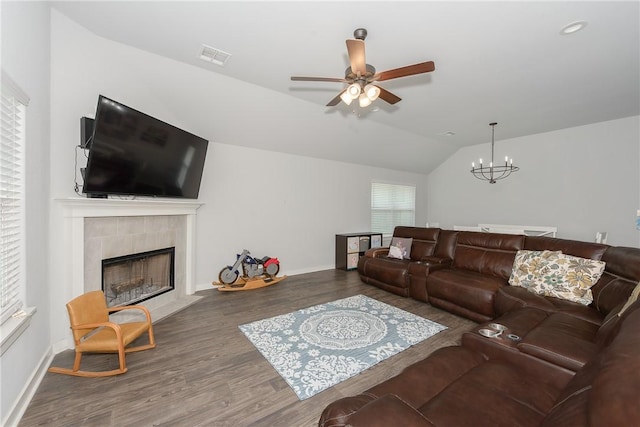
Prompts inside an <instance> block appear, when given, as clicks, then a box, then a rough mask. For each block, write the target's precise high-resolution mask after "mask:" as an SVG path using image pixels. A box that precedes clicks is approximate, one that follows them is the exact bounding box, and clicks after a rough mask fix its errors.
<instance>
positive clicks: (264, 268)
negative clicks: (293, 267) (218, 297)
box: [218, 249, 280, 285]
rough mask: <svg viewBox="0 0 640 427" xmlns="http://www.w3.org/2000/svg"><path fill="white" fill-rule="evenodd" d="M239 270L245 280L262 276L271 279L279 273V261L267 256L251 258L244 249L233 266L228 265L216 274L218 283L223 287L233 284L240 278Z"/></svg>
mask: <svg viewBox="0 0 640 427" xmlns="http://www.w3.org/2000/svg"><path fill="white" fill-rule="evenodd" d="M240 268H242V277H243V278H245V279H247V278H254V277H258V276H262V275H267V276H269V278H273V277H275V276H276V275H277V274H278V272H279V271H280V261H278V258H271V257H268V256H265V257H263V258H262V259H257V258H254V257H252V256H251V253H250V252H249V251H248V250H246V249H244V250H243V251H242V253H241V254H238V255H237V258H236V262H235V263H234V264H233V265H228V266H226V267H225V268H223V269H222V270H221V271H220V274H218V279H219V280H220V283H223V284H225V285H230V284H232V283H235V281H236V280H238V277H239V276H240Z"/></svg>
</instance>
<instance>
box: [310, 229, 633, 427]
mask: <svg viewBox="0 0 640 427" xmlns="http://www.w3.org/2000/svg"><path fill="white" fill-rule="evenodd" d="M394 236H396V237H410V238H412V239H413V244H412V248H411V253H410V259H407V260H398V259H392V258H389V257H387V249H385V248H379V249H371V250H369V251H368V252H367V253H366V255H365V256H364V257H362V258H361V259H360V262H359V264H358V272H359V274H360V277H361V278H362V280H363V281H364V282H366V283H369V284H372V285H374V286H377V287H380V288H382V289H385V290H387V291H390V292H393V293H396V294H398V295H402V296H409V297H412V298H415V299H418V300H421V301H425V302H428V303H430V304H432V305H434V306H436V307H440V308H442V309H445V310H447V311H450V312H452V313H455V314H458V315H461V316H464V317H467V318H469V319H472V320H475V321H476V322H479V325H478V326H477V327H476V328H474V329H473V330H471V331H469V332H466V333H465V334H464V335H463V336H462V339H461V345H460V346H455V347H447V348H443V349H440V350H437V351H436V352H434V353H432V354H431V355H430V356H428V357H427V358H425V359H424V360H422V361H421V362H418V363H416V364H414V365H412V366H409V367H408V368H406V369H405V370H404V371H403V372H402V373H401V374H399V375H398V376H396V377H393V378H391V379H389V380H387V381H385V382H383V383H381V384H378V385H376V386H374V387H372V388H371V389H369V390H367V391H365V392H363V393H362V394H361V395H358V396H354V397H346V398H343V399H340V400H338V401H336V402H334V403H332V404H331V405H329V406H328V407H327V408H326V409H325V410H324V412H323V413H322V416H321V419H320V421H319V425H320V426H322V427H329V426H332V427H333V426H347V425H351V426H354V427H355V426H391V425H402V426H414V425H415V426H445V425H446V426H510V427H511V426H554V427H555V426H605V425H606V426H631V425H640V404H638V402H640V309H639V308H640V301H638V302H635V303H633V304H632V305H629V304H627V301H628V300H629V296H630V295H631V293H632V291H633V290H634V288H635V287H636V285H637V284H638V282H640V249H638V248H626V247H614V246H608V245H603V244H596V243H590V242H578V241H572V240H565V239H555V238H547V237H531V236H523V235H509V234H496V233H477V232H462V231H461V232H457V231H451V230H441V229H437V228H418V227H397V228H396V230H395V231H394ZM520 249H524V250H533V251H540V250H551V251H562V252H563V253H565V254H569V255H574V256H578V257H581V258H591V259H595V260H602V261H605V262H606V266H605V271H604V273H603V274H602V277H601V278H600V280H599V281H598V282H597V283H596V284H595V285H594V286H593V287H592V288H591V290H592V293H593V303H592V304H590V305H588V306H585V305H582V304H579V303H574V302H570V301H566V300H562V299H558V298H553V297H546V296H540V295H537V294H534V293H532V292H530V291H528V290H526V289H524V288H521V287H516V286H510V285H509V283H508V280H509V277H510V275H511V269H512V266H513V262H514V258H515V255H516V253H517V251H518V250H520ZM495 324H498V325H502V328H503V329H504V330H503V331H501V332H500V334H499V335H497V336H492V337H487V336H484V335H482V334H481V332H482V333H487V330H488V331H489V333H491V334H497V332H495V331H496V329H495V328H496V326H495Z"/></svg>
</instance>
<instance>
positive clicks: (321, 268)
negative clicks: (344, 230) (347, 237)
mask: <svg viewBox="0 0 640 427" xmlns="http://www.w3.org/2000/svg"><path fill="white" fill-rule="evenodd" d="M335 268H336V267H335V265H333V264H332V265H325V266H322V265H321V266H316V267H310V268H302V269H300V270H293V271H289V270H287V271H283V270H280V273H279V274H278V275H279V276H280V275H286V276H293V275H296V274H306V273H315V272H317V271H324V270H333V269H335ZM213 281H215V280H213ZM216 287H217V286H215V285H213V282H212V283H200V284H197V285H196V292H198V291H208V290H209V289H215V288H216Z"/></svg>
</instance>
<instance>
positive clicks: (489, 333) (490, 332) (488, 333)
mask: <svg viewBox="0 0 640 427" xmlns="http://www.w3.org/2000/svg"><path fill="white" fill-rule="evenodd" d="M478 333H479V334H480V335H482V336H483V337H487V338H497V337H499V336H500V335H502V332H501V331H496V330H494V329H487V328H482V329H478Z"/></svg>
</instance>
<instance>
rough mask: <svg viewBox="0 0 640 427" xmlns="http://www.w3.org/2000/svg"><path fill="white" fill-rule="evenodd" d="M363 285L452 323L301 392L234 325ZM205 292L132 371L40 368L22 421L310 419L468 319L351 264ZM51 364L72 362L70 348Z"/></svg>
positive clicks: (265, 422)
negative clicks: (85, 373)
mask: <svg viewBox="0 0 640 427" xmlns="http://www.w3.org/2000/svg"><path fill="white" fill-rule="evenodd" d="M357 294H363V295H367V296H370V297H372V298H376V299H378V300H380V301H383V302H386V303H388V304H391V305H394V306H396V307H399V308H402V309H404V310H407V311H410V312H412V313H415V314H417V315H420V316H422V317H425V318H429V319H431V320H434V321H436V322H439V323H441V324H443V325H445V326H447V327H448V328H449V329H447V330H445V331H443V332H441V333H439V334H437V335H435V336H434V337H432V338H430V339H428V340H426V341H424V342H422V343H420V344H418V345H416V346H414V347H411V348H409V349H407V350H405V351H403V352H401V353H400V354H398V355H395V356H393V357H391V358H390V359H387V360H385V361H383V362H381V363H379V364H378V365H376V366H374V367H373V368H371V369H369V370H367V371H365V372H364V373H362V374H360V375H357V376H355V377H353V378H350V379H348V380H346V381H344V382H342V383H340V384H338V385H336V386H334V387H332V388H330V389H328V390H326V391H323V392H321V393H319V394H317V395H315V396H313V397H311V398H309V399H307V400H304V401H299V400H298V398H297V397H296V395H295V393H294V392H293V391H292V390H291V389H290V387H289V386H288V385H287V383H286V382H285V381H284V380H283V379H282V378H281V377H280V376H279V375H278V373H277V372H276V371H275V370H274V369H273V368H272V367H271V365H269V363H268V362H267V361H266V360H265V359H264V358H263V357H262V355H260V353H259V352H258V351H257V350H256V349H255V348H254V347H253V345H252V344H251V343H250V342H249V341H248V340H247V339H246V337H245V336H244V335H243V334H242V332H240V330H239V329H238V325H241V324H244V323H248V322H252V321H255V320H260V319H263V318H266V317H271V316H275V315H279V314H284V313H288V312H291V311H294V310H298V309H301V308H304V307H309V306H312V305H316V304H321V303H325V302H329V301H333V300H336V299H339V298H344V297H348V296H351V295H357ZM198 295H203V296H205V298H203V299H201V300H199V301H198V302H197V303H195V304H193V305H191V306H189V307H187V308H186V309H184V310H182V311H180V312H178V313H175V314H174V315H172V316H169V317H167V318H165V319H163V320H161V321H159V322H157V323H155V324H154V330H155V334H156V340H157V343H158V346H157V347H156V348H155V349H153V350H147V351H144V352H140V353H131V354H129V355H128V356H127V366H128V368H129V372H127V373H126V374H124V375H119V376H115V377H108V378H97V379H96V378H93V379H89V378H78V377H71V376H66V375H59V374H51V373H47V375H46V376H45V377H44V380H43V381H42V383H41V384H40V387H39V388H38V391H37V392H36V394H35V396H34V398H33V399H32V401H31V403H30V404H29V407H28V408H27V411H26V412H25V414H24V416H23V417H22V420H21V423H20V426H29V427H31V426H39V425H46V426H74V427H76V426H101V427H103V426H189V427H192V426H220V427H222V426H234V427H236V426H295V427H303V426H314V425H317V420H318V418H319V416H320V413H321V412H322V410H323V409H324V407H325V406H326V405H328V404H329V403H331V402H332V401H334V400H336V399H338V398H340V397H343V396H350V395H354V394H358V393H360V392H362V391H364V390H366V389H367V388H369V387H371V386H373V385H374V384H377V383H379V382H380V381H382V380H385V379H387V378H389V377H392V376H394V375H395V374H397V373H399V372H400V371H401V370H402V369H403V368H404V367H406V366H408V365H410V364H412V363H413V362H416V361H418V360H421V359H423V358H424V357H425V356H426V355H427V354H429V353H431V352H432V351H434V350H435V349H437V348H440V347H443V346H447V345H453V344H458V343H459V340H460V336H461V334H462V332H463V331H465V330H468V329H470V328H471V327H472V326H473V325H474V323H473V322H471V321H469V320H466V319H462V318H459V317H457V316H454V315H452V314H449V313H447V312H444V311H442V310H439V309H437V308H434V307H431V306H430V305H428V304H425V303H422V302H419V301H415V300H413V299H411V298H402V297H399V296H396V295H393V294H390V293H388V292H385V291H382V290H380V289H378V288H375V287H373V286H370V285H365V284H363V283H362V282H361V281H360V279H359V277H358V274H357V272H355V271H351V272H345V271H340V270H327V271H320V272H315V273H309V274H302V275H297V276H291V277H288V278H287V279H286V280H284V281H282V282H281V283H278V284H277V285H274V286H270V287H267V288H263V289H256V290H252V291H247V292H218V291H216V290H215V289H213V288H212V289H211V290H205V291H201V292H198ZM53 364H54V365H56V366H66V367H71V366H72V364H73V351H71V350H69V351H65V352H63V353H60V354H58V355H56V357H55V359H54V361H53ZM116 364H117V362H116V357H115V356H114V355H86V356H84V358H83V365H82V368H83V369H95V368H102V369H113V368H114V367H115V365H116Z"/></svg>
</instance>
